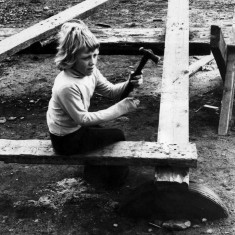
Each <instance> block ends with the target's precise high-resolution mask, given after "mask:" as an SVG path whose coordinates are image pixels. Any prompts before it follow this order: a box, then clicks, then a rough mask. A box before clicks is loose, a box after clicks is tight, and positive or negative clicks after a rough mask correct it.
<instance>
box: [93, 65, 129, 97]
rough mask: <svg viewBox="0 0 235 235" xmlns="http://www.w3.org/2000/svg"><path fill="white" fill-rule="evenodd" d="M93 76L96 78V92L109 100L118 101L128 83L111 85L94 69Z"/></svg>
mask: <svg viewBox="0 0 235 235" xmlns="http://www.w3.org/2000/svg"><path fill="white" fill-rule="evenodd" d="M95 76H96V78H97V85H96V90H95V91H96V92H97V93H99V94H101V95H103V96H105V97H108V98H110V99H118V98H120V96H121V94H122V93H123V91H124V90H125V89H126V87H127V84H128V81H126V82H121V83H117V84H113V83H111V82H109V81H108V80H107V79H106V78H105V77H104V76H103V75H102V74H101V72H100V71H99V70H98V69H96V73H95Z"/></svg>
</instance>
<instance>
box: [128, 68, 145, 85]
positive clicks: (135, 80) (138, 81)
mask: <svg viewBox="0 0 235 235" xmlns="http://www.w3.org/2000/svg"><path fill="white" fill-rule="evenodd" d="M133 73H134V72H132V73H131V75H130V83H131V84H132V85H133V87H134V88H138V87H139V86H140V85H142V84H143V75H142V74H140V75H136V76H134V75H133Z"/></svg>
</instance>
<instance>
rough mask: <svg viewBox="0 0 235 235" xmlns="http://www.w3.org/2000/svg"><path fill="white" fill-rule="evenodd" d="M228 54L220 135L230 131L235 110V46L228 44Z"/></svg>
mask: <svg viewBox="0 0 235 235" xmlns="http://www.w3.org/2000/svg"><path fill="white" fill-rule="evenodd" d="M227 54H228V58H227V67H226V75H225V83H224V89H223V99H222V104H221V113H220V120H219V129H218V133H219V135H226V134H227V133H228V129H229V125H230V121H231V118H232V110H233V98H234V80H235V46H229V45H228V46H227Z"/></svg>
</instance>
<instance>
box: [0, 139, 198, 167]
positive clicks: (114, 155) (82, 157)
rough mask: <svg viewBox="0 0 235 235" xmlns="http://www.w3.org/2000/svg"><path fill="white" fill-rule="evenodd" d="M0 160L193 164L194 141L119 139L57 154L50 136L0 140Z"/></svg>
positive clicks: (19, 161)
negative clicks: (91, 148)
mask: <svg viewBox="0 0 235 235" xmlns="http://www.w3.org/2000/svg"><path fill="white" fill-rule="evenodd" d="M0 161H4V162H6V163H21V164H59V165H61V164H65V165H70V164H74V165H79V164H84V163H92V164H97V165H100V164H102V165H105V164H109V165H141V166H143V165H146V166H156V165H160V166H174V167H196V165H197V150H196V146H195V144H192V143H189V144H187V145H175V144H172V145H166V144H160V143H158V142H144V141H120V142H117V143H115V144H112V145H109V146H107V147H104V148H102V149H100V150H96V151H92V152H89V153H86V154H76V155H72V156H64V155H58V154H56V153H55V152H54V151H53V149H52V146H51V141H50V140H36V139H34V140H8V139H1V140H0Z"/></svg>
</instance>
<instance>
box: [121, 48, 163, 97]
mask: <svg viewBox="0 0 235 235" xmlns="http://www.w3.org/2000/svg"><path fill="white" fill-rule="evenodd" d="M139 51H140V52H141V53H142V54H143V55H144V56H143V57H142V59H141V61H140V63H139V65H138V67H137V68H136V70H135V71H134V73H132V74H131V76H130V79H129V83H128V85H127V87H126V89H125V90H124V91H123V93H122V95H121V97H120V100H122V99H124V98H126V97H127V96H128V95H129V93H130V92H131V91H132V90H133V89H134V87H133V85H132V84H131V83H130V81H131V80H133V78H134V77H135V76H138V75H141V74H142V69H143V68H144V66H145V64H146V63H147V61H148V60H149V59H151V60H152V61H154V62H155V63H156V64H157V63H158V61H159V60H160V57H159V56H157V55H155V54H153V51H152V50H150V49H148V50H147V49H144V48H143V47H140V49H139Z"/></svg>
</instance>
